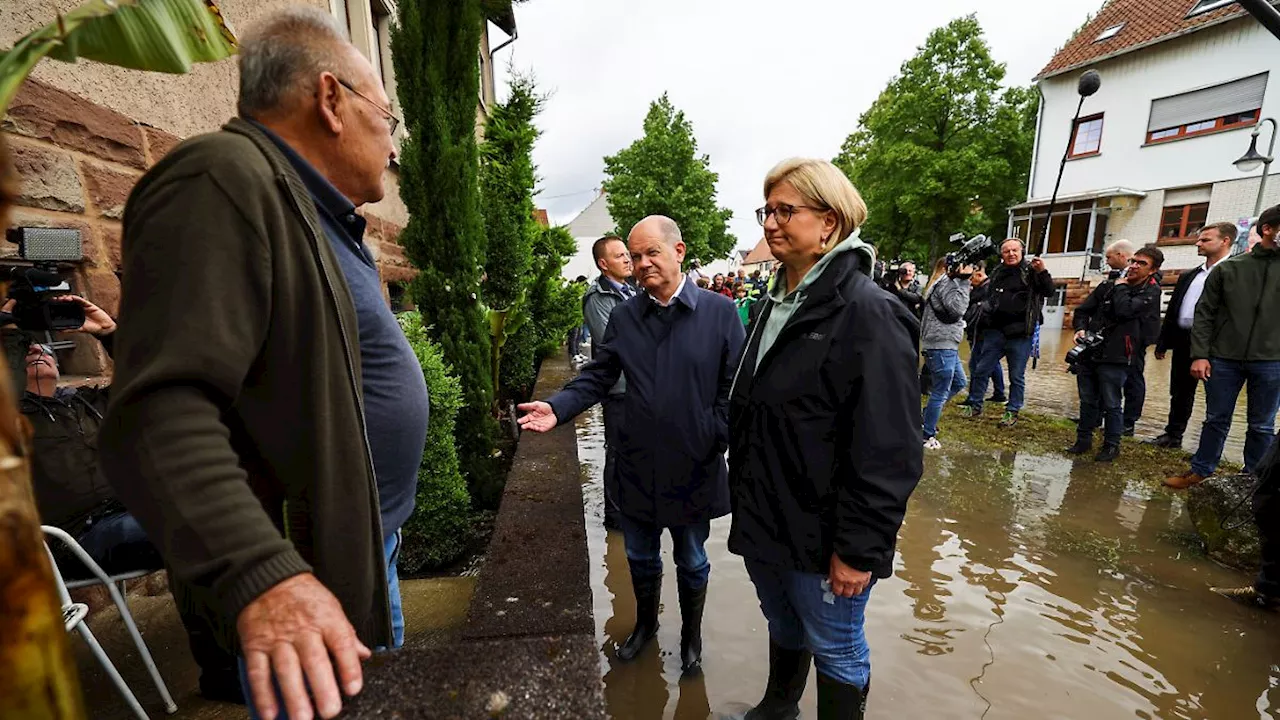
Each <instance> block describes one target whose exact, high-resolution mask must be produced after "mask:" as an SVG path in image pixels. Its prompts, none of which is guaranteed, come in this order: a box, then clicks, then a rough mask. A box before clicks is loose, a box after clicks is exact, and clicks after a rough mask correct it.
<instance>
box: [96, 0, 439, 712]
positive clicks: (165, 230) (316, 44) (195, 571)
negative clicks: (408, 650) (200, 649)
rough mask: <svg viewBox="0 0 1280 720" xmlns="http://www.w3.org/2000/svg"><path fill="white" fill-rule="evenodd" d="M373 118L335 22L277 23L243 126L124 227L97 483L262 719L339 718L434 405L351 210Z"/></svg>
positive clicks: (149, 197) (189, 164)
mask: <svg viewBox="0 0 1280 720" xmlns="http://www.w3.org/2000/svg"><path fill="white" fill-rule="evenodd" d="M387 106H388V101H387V98H386V94H385V92H384V91H383V89H382V83H381V82H380V81H379V79H378V75H377V73H376V72H375V71H374V70H373V68H372V67H371V66H370V65H369V63H368V61H367V60H365V59H364V57H363V56H361V55H360V53H359V51H357V50H356V49H355V48H354V47H353V46H352V45H351V44H350V43H348V42H347V41H346V39H345V34H344V31H343V30H342V28H340V27H338V26H337V24H336V23H335V22H334V20H333V17H332V16H331V15H330V14H329V13H327V12H324V11H322V10H318V9H312V8H306V7H300V6H299V7H291V8H287V9H285V10H282V11H279V12H278V13H277V14H275V15H272V16H270V17H268V18H267V19H265V20H264V21H262V24H261V25H259V26H258V27H256V28H255V29H254V30H253V31H251V32H250V33H248V34H247V35H246V36H245V39H244V42H243V45H242V48H241V53H240V98H239V110H240V114H241V117H240V118H237V119H235V120H232V121H231V122H230V123H228V124H227V125H226V126H225V127H224V128H223V129H222V131H221V132H217V133H212V134H209V135H203V136H199V137H195V138H192V139H190V140H188V141H186V142H185V143H183V144H182V145H180V146H179V147H178V148H176V149H174V150H173V151H172V152H171V153H170V154H169V155H168V156H167V157H165V159H164V160H163V161H161V162H160V163H159V164H157V165H156V166H155V167H154V168H152V170H151V171H150V172H148V173H147V175H146V176H145V177H143V178H142V180H141V181H140V182H139V183H138V185H137V187H136V188H135V189H134V192H133V195H132V196H131V197H130V199H129V204H128V207H127V209H126V212H125V218H124V257H123V265H124V284H123V296H122V299H121V310H120V317H121V322H120V329H119V331H118V332H117V335H116V347H115V349H116V356H115V361H116V375H115V382H114V385H113V388H112V389H113V397H112V399H111V404H110V406H109V408H108V414H107V417H106V419H105V421H104V424H103V427H102V436H101V437H102V440H101V443H100V445H101V453H102V467H103V469H104V471H105V472H106V474H107V477H108V479H109V480H110V481H111V483H112V484H113V486H114V487H115V489H116V491H117V493H118V494H119V497H120V499H121V500H122V501H123V502H124V504H125V505H126V506H127V507H128V508H129V510H130V512H131V513H133V515H134V516H135V517H136V518H137V519H138V521H139V522H140V523H141V524H142V526H143V528H144V529H145V530H146V533H147V536H148V537H150V538H152V539H153V540H155V542H156V543H157V544H158V545H159V547H160V550H161V553H162V554H163V556H164V558H165V561H166V563H167V564H168V565H169V566H170V568H172V572H173V574H174V576H175V578H176V579H177V580H179V581H180V582H181V583H183V584H184V585H189V586H190V587H191V590H192V593H193V595H194V600H193V602H195V604H197V605H198V606H200V607H201V608H202V609H203V610H206V611H207V612H208V613H209V614H210V615H213V616H214V617H216V618H217V619H218V621H219V627H220V630H221V633H220V634H221V635H222V636H223V640H224V642H225V643H226V644H227V645H228V647H231V646H233V645H234V646H235V649H236V650H237V651H238V652H239V653H240V656H241V658H242V659H243V667H244V676H245V678H246V679H247V685H248V686H249V690H250V696H251V697H250V698H249V699H250V704H251V710H256V715H257V716H261V717H263V718H266V719H267V720H270V719H271V718H274V717H276V716H277V713H279V712H280V711H282V710H287V712H288V715H289V717H295V718H297V717H313V715H319V716H320V717H324V718H330V717H334V716H335V715H337V714H338V713H339V712H340V711H341V707H342V694H343V693H345V694H347V695H353V694H355V693H357V692H359V690H360V688H361V684H362V675H361V667H360V663H361V660H362V659H364V658H366V657H368V656H369V652H370V650H369V648H372V647H377V646H383V647H391V646H392V645H393V644H394V642H395V635H394V633H393V626H392V622H393V606H392V597H393V595H395V594H396V593H395V592H394V590H395V588H394V587H393V586H390V585H389V578H392V579H393V577H394V576H393V575H391V570H392V568H393V566H394V554H391V553H388V543H389V541H393V540H394V539H395V535H394V529H395V526H396V524H397V523H399V522H401V521H403V518H404V517H406V516H407V515H408V512H409V511H410V510H411V509H412V500H413V496H414V483H416V471H417V467H418V465H419V464H420V462H421V458H422V449H423V442H424V440H425V437H426V403H427V397H426V384H425V382H424V380H423V377H422V370H421V367H420V366H419V365H418V364H417V361H416V359H415V356H414V354H413V350H412V348H410V347H409V345H408V342H407V341H406V340H405V338H404V335H403V333H401V332H400V331H399V329H398V327H397V326H396V324H395V318H394V317H392V316H391V314H390V310H389V308H388V307H387V306H386V303H385V302H384V301H383V300H382V295H381V284H380V282H379V281H378V274H377V268H376V266H374V264H373V261H372V257H371V256H370V255H369V253H368V250H367V248H365V247H364V245H363V242H362V240H361V237H362V232H363V230H364V220H363V218H361V217H360V216H359V215H357V214H356V212H355V210H356V207H358V206H360V205H363V204H365V203H370V202H376V201H378V200H380V199H381V198H382V197H383V194H384V189H383V179H382V178H383V173H384V172H385V170H386V168H387V164H388V162H389V161H390V160H391V159H392V158H394V155H395V150H394V144H393V142H392V134H393V133H394V131H395V126H396V124H397V120H396V118H395V117H394V116H393V115H391V113H390V111H389V110H387ZM192 318H201V321H200V322H193V320H192ZM406 498H407V500H408V502H407V503H406V502H405V499H406ZM384 530H385V531H386V532H385V533H384ZM392 550H393V551H394V548H392ZM335 670H336V673H335ZM335 675H336V676H337V677H336V679H335Z"/></svg>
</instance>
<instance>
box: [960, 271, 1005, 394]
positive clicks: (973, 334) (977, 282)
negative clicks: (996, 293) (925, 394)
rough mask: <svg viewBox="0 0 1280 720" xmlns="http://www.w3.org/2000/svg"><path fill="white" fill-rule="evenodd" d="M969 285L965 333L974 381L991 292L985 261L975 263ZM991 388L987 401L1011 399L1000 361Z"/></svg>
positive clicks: (993, 371)
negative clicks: (1006, 389)
mask: <svg viewBox="0 0 1280 720" xmlns="http://www.w3.org/2000/svg"><path fill="white" fill-rule="evenodd" d="M969 287H970V290H969V309H968V310H965V312H964V334H965V337H966V338H968V340H969V381H970V382H972V381H973V380H974V379H975V378H977V377H978V358H980V357H982V343H981V342H980V341H981V338H982V331H983V329H984V328H983V324H984V321H985V320H986V317H985V315H986V313H985V312H984V308H985V307H986V302H987V296H989V295H990V294H991V278H990V277H987V268H986V265H985V264H984V263H981V262H980V263H977V264H976V265H974V270H973V275H972V276H971V277H970V278H969ZM991 388H992V393H991V397H989V398H987V402H990V403H1000V404H1001V405H1003V404H1004V403H1006V402H1008V401H1009V398H1008V396H1006V395H1005V394H1004V370H1003V369H1001V367H1000V363H999V362H997V363H996V366H995V369H994V370H992V372H991Z"/></svg>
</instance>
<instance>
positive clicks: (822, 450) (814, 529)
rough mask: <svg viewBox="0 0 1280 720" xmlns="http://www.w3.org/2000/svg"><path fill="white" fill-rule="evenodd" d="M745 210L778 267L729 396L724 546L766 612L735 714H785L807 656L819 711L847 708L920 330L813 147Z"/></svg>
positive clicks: (907, 437) (860, 694) (896, 489)
mask: <svg viewBox="0 0 1280 720" xmlns="http://www.w3.org/2000/svg"><path fill="white" fill-rule="evenodd" d="M764 195H765V205H764V207H762V208H760V209H759V210H757V211H756V217H757V219H758V220H759V221H760V224H761V225H763V226H764V233H765V240H766V241H767V242H768V244H769V249H770V250H771V251H772V252H773V256H774V257H775V258H777V259H778V260H779V261H780V263H781V266H780V268H779V269H778V272H777V275H776V277H775V280H774V282H773V284H772V285H771V289H770V292H769V293H768V294H767V295H765V296H764V297H763V298H762V299H761V300H760V302H761V303H763V305H762V308H761V311H760V312H759V313H758V315H757V316H756V318H755V319H754V320H753V321H752V323H751V327H750V328H749V330H748V341H747V347H746V350H745V351H744V353H743V356H742V359H741V361H740V364H739V367H738V371H737V374H736V377H735V380H734V386H733V389H732V391H731V393H730V404H729V434H730V454H729V461H730V471H729V482H730V497H731V500H732V506H733V529H732V532H731V534H730V536H729V549H730V550H731V551H732V552H734V553H737V554H738V555H741V556H743V558H744V560H745V561H746V566H747V571H748V573H749V574H750V576H751V581H752V583H753V584H754V585H755V587H756V593H757V595H758V596H759V598H760V607H761V609H762V610H763V611H764V615H765V618H766V619H767V620H768V625H769V683H768V687H767V688H766V690H765V694H764V698H763V699H762V700H761V701H760V703H759V705H757V706H756V707H755V708H754V709H752V710H751V712H749V713H748V714H747V718H749V719H750V720H763V719H767V718H794V717H796V716H797V714H798V713H799V709H798V702H799V700H800V696H801V694H802V693H803V692H804V686H805V681H806V679H807V678H808V673H809V664H810V661H811V660H812V661H813V662H814V664H816V665H817V668H818V716H819V717H821V718H861V717H862V715H863V708H864V706H865V697H866V693H867V692H868V690H869V689H870V681H871V663H870V651H869V649H868V648H867V642H866V637H865V635H864V634H863V613H864V611H865V608H866V605H867V600H868V597H869V595H870V592H871V587H872V585H873V584H874V583H875V581H876V579H877V578H884V577H888V576H889V575H890V574H891V572H892V567H893V553H894V543H895V540H896V537H897V533H898V527H899V526H900V525H901V524H902V517H903V514H904V513H905V511H906V504H907V498H908V497H909V496H910V495H911V492H912V490H914V489H915V486H916V483H917V482H918V481H919V479H920V474H921V471H922V464H923V449H922V446H921V443H922V440H921V435H920V399H919V394H918V392H919V380H918V378H917V376H916V344H917V340H918V335H919V327H918V325H917V323H916V319H915V317H913V316H912V315H911V313H910V311H908V310H907V309H906V308H905V307H904V306H903V305H902V303H900V302H899V301H898V300H897V299H896V298H894V297H893V296H892V295H890V294H889V293H887V292H885V291H884V290H881V289H880V288H878V287H876V285H875V283H873V282H872V280H871V277H870V272H871V268H872V267H873V265H874V262H875V252H874V250H873V249H872V248H871V247H870V246H869V245H867V244H866V243H863V242H862V241H861V240H859V239H858V236H857V233H856V232H855V231H856V230H857V228H858V226H859V225H861V224H862V222H863V221H864V220H865V219H866V217H867V208H866V205H865V204H864V202H863V200H862V197H861V196H860V195H859V194H858V191H857V190H855V189H854V187H853V185H852V184H850V182H849V180H848V178H846V177H845V176H844V174H843V173H841V172H840V170H838V169H837V168H836V167H835V166H834V165H832V164H831V163H829V162H826V161H825V160H803V159H795V160H787V161H784V162H782V163H781V164H779V165H778V166H777V167H775V168H774V169H773V170H772V171H771V172H770V173H769V176H768V178H767V179H766V180H765V184H764Z"/></svg>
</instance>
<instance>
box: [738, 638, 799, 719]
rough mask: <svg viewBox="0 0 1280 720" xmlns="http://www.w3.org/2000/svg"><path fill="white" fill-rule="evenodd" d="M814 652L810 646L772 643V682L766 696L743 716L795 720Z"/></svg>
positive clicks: (770, 681) (770, 655)
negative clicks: (792, 647) (785, 646)
mask: <svg viewBox="0 0 1280 720" xmlns="http://www.w3.org/2000/svg"><path fill="white" fill-rule="evenodd" d="M812 661H813V655H811V654H810V653H809V651H808V650H788V649H786V648H784V647H781V646H779V645H777V644H775V643H773V642H770V643H769V684H768V685H767V686H766V687H765V690H764V698H762V699H761V700H760V703H759V704H758V705H756V706H755V707H754V708H752V709H751V710H749V711H748V712H747V714H746V715H745V716H744V717H743V720H796V718H798V717H800V697H801V696H802V695H804V686H805V684H806V683H807V682H808V681H809V665H810V663H811V662H812Z"/></svg>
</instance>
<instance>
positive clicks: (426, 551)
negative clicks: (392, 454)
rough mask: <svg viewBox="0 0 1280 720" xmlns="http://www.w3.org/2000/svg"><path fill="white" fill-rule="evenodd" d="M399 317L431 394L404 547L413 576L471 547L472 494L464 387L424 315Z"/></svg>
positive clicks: (404, 566) (406, 568)
mask: <svg viewBox="0 0 1280 720" xmlns="http://www.w3.org/2000/svg"><path fill="white" fill-rule="evenodd" d="M398 319H399V321H400V328H401V329H402V330H404V334H405V337H407V338H408V339H409V345H410V347H412V348H413V352H414V354H415V355H417V356H418V362H419V363H420V364H421V365H422V374H423V376H425V377H426V379H427V389H428V390H429V391H430V393H431V420H430V422H429V423H428V425H427V444H426V447H425V448H424V449H423V452H422V465H421V466H420V467H419V469H418V494H417V503H416V505H415V506H414V509H413V515H411V516H409V520H408V521H407V522H406V523H405V524H404V545H403V546H401V550H400V569H401V572H403V573H405V574H406V575H413V574H416V573H421V572H424V571H427V570H434V569H436V568H439V567H442V566H444V565H448V564H449V563H451V562H453V561H454V560H457V559H458V557H459V556H461V555H462V553H463V551H464V550H466V542H467V538H468V537H469V530H470V515H471V498H470V497H469V496H468V494H467V484H466V481H465V480H463V479H462V472H461V470H460V469H459V466H458V451H457V448H456V447H455V446H454V439H453V435H454V425H455V419H456V418H457V415H458V411H459V410H460V409H461V408H462V385H461V383H460V382H459V381H458V378H457V377H456V376H454V374H453V370H452V369H451V368H450V367H449V363H447V362H446V361H445V359H444V352H443V351H442V350H441V349H440V346H439V345H438V344H436V343H435V342H433V341H432V340H431V338H430V337H429V336H428V332H427V328H425V327H424V326H423V325H422V316H421V315H419V314H418V313H416V312H407V313H401V314H400V315H399V316H398Z"/></svg>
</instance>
